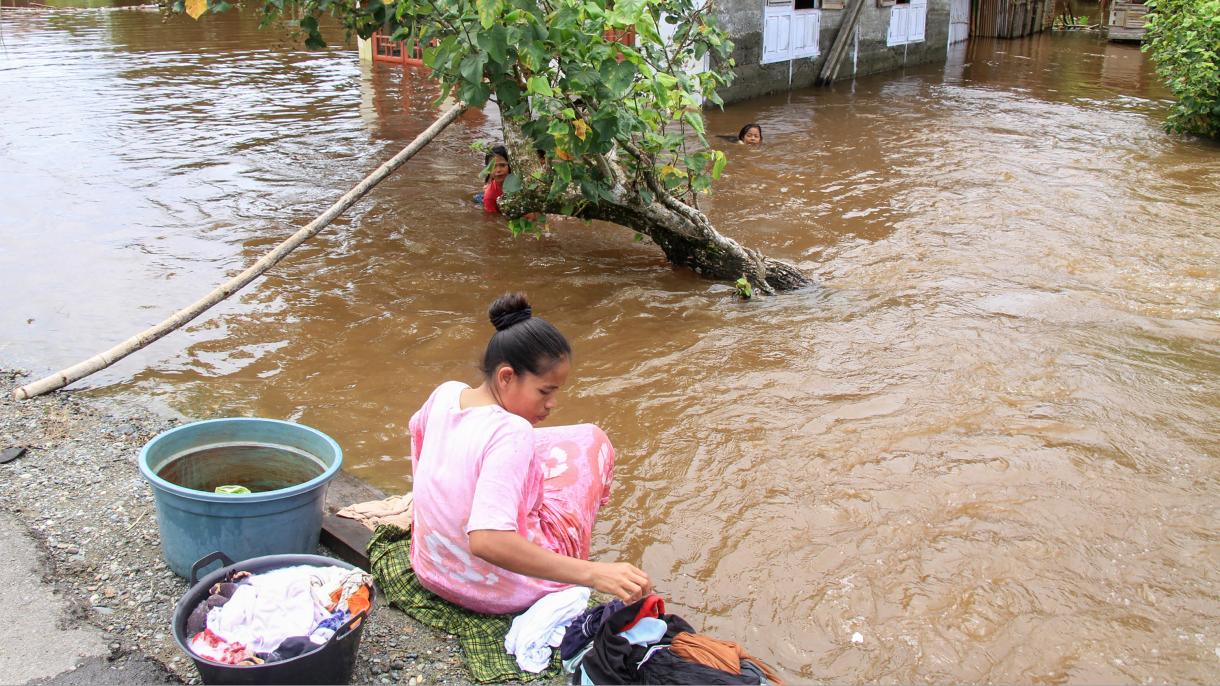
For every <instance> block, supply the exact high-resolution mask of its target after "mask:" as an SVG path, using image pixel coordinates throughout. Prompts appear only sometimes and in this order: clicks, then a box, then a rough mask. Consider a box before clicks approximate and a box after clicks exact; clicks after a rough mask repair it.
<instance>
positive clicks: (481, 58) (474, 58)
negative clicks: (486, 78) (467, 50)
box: [459, 51, 487, 83]
mask: <svg viewBox="0 0 1220 686" xmlns="http://www.w3.org/2000/svg"><path fill="white" fill-rule="evenodd" d="M485 64H487V53H485V52H481V51H480V52H474V53H471V54H469V55H467V56H466V57H464V58H462V66H461V67H460V68H459V71H460V72H461V73H462V78H464V79H466V81H468V82H470V83H482V81H483V65H485Z"/></svg>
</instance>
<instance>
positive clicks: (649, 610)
mask: <svg viewBox="0 0 1220 686" xmlns="http://www.w3.org/2000/svg"><path fill="white" fill-rule="evenodd" d="M643 603H644V604H643V605H640V611H639V612H637V613H636V615H635V619H633V620H631V621H630V622H627V623H626V624H624V625H623V628H622V629H619V631H620V632H622V631H627V630H628V629H630V628H631V627H633V626H635V623H636V622H638V621H640V620H641V619H643V618H645V617H652V618H654V619H660V618H661V615H663V614H665V599H664V598H662V597H661V596H659V595H657V594H655V593H653V594H652V595H649V596H647V597H646V598H644V601H643Z"/></svg>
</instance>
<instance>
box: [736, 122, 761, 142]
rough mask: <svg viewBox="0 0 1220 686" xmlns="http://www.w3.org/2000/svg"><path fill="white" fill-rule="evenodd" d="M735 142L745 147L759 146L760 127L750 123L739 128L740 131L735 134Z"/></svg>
mask: <svg viewBox="0 0 1220 686" xmlns="http://www.w3.org/2000/svg"><path fill="white" fill-rule="evenodd" d="M737 142H738V143H745V144H746V145H759V144H761V143H762V127H761V126H759V125H758V124H755V123H754V122H750V123H749V124H746V125H745V126H743V127H741V131H738V132H737Z"/></svg>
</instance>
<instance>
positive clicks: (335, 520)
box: [322, 471, 386, 571]
mask: <svg viewBox="0 0 1220 686" xmlns="http://www.w3.org/2000/svg"><path fill="white" fill-rule="evenodd" d="M385 498H386V494H385V493H384V492H383V491H381V489H378V488H375V487H373V486H372V485H370V484H368V483H367V482H365V481H363V480H362V479H359V478H357V477H354V476H352V475H351V474H348V473H347V472H344V471H340V472H339V473H338V474H336V475H335V477H334V478H333V479H331V480H330V483H329V484H327V486H326V512H325V514H324V515H323V516H322V545H324V546H326V547H327V548H330V550H331V552H333V553H334V554H335V555H337V556H339V559H341V560H343V561H344V562H347V563H349V564H353V565H356V566H357V567H359V568H361V569H363V570H365V571H368V569H369V558H368V554H367V553H366V552H365V551H366V550H368V545H369V540H370V539H371V538H372V537H373V532H372V531H370V530H369V529H368V527H366V526H365V525H363V524H361V523H360V522H357V521H356V520H354V519H347V518H345V517H337V516H335V513H336V512H338V511H339V510H341V509H343V508H344V507H347V506H348V505H352V504H355V503H363V502H367V501H369V500H383V499H385Z"/></svg>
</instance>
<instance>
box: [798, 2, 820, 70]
mask: <svg viewBox="0 0 1220 686" xmlns="http://www.w3.org/2000/svg"><path fill="white" fill-rule="evenodd" d="M821 29H822V13H821V12H820V11H818V10H803V11H798V12H794V13H793V15H792V56H793V57H794V58H796V57H816V56H817V54H818V37H819V34H820V33H821Z"/></svg>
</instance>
